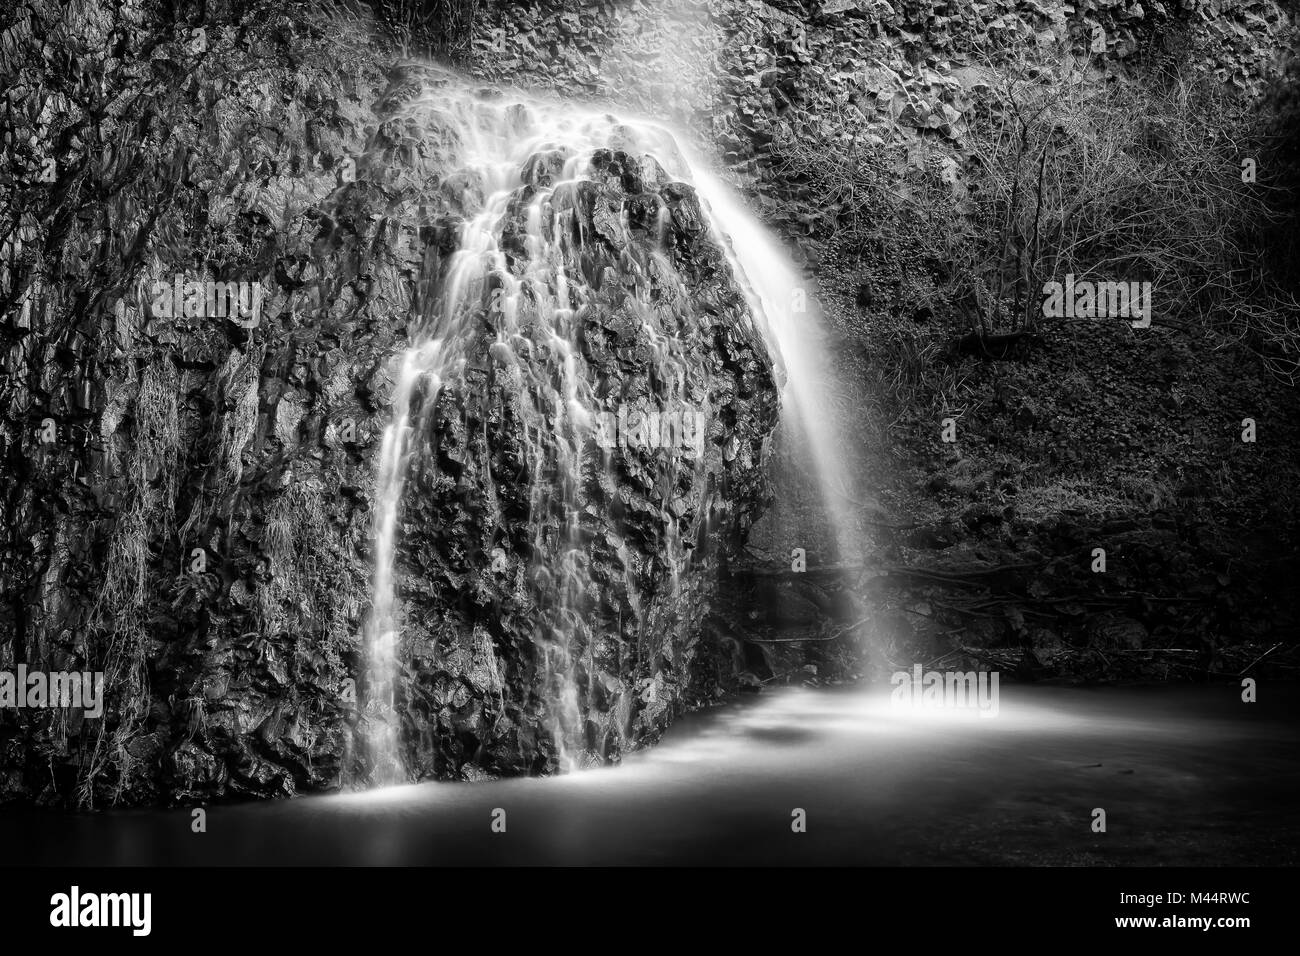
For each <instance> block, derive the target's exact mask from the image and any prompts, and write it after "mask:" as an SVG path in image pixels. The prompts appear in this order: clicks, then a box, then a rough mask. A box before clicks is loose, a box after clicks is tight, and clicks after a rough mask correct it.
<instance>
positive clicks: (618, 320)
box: [379, 114, 778, 777]
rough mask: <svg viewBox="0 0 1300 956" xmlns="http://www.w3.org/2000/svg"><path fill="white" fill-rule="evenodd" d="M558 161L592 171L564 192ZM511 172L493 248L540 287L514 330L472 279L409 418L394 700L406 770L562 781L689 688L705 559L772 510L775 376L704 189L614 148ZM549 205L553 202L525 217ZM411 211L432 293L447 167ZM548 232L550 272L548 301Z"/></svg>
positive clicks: (468, 199)
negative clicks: (581, 420)
mask: <svg viewBox="0 0 1300 956" xmlns="http://www.w3.org/2000/svg"><path fill="white" fill-rule="evenodd" d="M427 120H428V123H429V126H428V127H427V133H426V135H427V137H429V138H430V139H431V140H433V141H434V142H442V141H445V137H444V134H443V133H442V132H440V131H439V129H438V126H437V122H438V121H437V117H436V114H435V115H430V116H428V117H427ZM405 128H406V129H407V130H409V129H411V128H412V127H411V126H410V125H409V124H408V125H407V126H406V127H405ZM380 136H381V143H380V144H379V152H380V153H381V154H383V155H385V156H391V155H394V154H395V150H393V149H390V148H386V147H385V146H384V145H383V143H382V138H383V133H382V132H381V134H380ZM419 151H420V150H419V149H417V150H416V152H419ZM454 152H455V150H454V149H453V150H452V153H454ZM570 160H577V161H578V162H580V163H583V162H585V163H586V164H587V171H586V174H585V178H583V179H581V180H580V181H577V182H572V181H570V182H560V183H559V185H558V186H557V185H556V183H557V182H559V181H560V179H561V177H562V170H563V169H564V167H565V163H566V161H570ZM450 162H451V164H454V162H455V159H454V158H452V159H450ZM520 174H521V180H522V183H523V185H522V186H520V187H519V188H518V189H517V190H516V191H515V193H514V194H513V195H512V196H511V197H510V199H509V200H508V203H507V207H506V209H507V211H506V213H505V216H504V218H503V220H502V222H501V223H500V225H499V247H500V249H501V250H502V251H503V252H504V254H505V260H506V263H507V269H508V271H509V272H510V273H511V274H512V275H514V276H516V277H522V276H525V275H531V276H532V279H531V282H532V283H533V284H532V285H530V284H529V283H527V282H526V283H525V289H524V292H522V293H521V295H520V297H519V302H518V305H517V308H518V309H519V314H518V315H516V316H514V317H513V318H512V319H510V320H505V319H503V318H502V316H501V314H500V312H499V311H497V310H494V308H493V305H492V303H493V301H494V292H499V291H500V286H498V285H494V284H493V282H492V281H491V279H489V280H488V282H487V283H485V288H484V290H483V296H482V305H481V306H479V307H477V308H475V309H474V312H473V315H472V317H471V321H470V322H469V323H468V326H467V329H466V331H464V332H463V333H462V334H461V342H460V347H461V348H462V349H463V354H462V358H463V367H464V372H463V374H462V375H461V376H460V377H459V378H458V379H456V380H455V381H453V382H449V383H448V384H447V385H446V387H444V389H443V390H442V391H441V392H440V393H439V394H438V396H437V398H436V399H430V396H429V395H427V394H426V395H424V396H422V397H421V398H420V400H418V401H417V402H416V407H415V410H414V411H413V414H412V419H413V421H418V422H419V423H420V433H419V434H418V435H416V436H415V439H414V440H415V441H416V442H417V445H416V452H415V454H414V456H413V458H414V460H413V462H412V465H411V468H410V474H409V478H408V483H407V485H406V487H405V489H404V495H403V498H402V502H401V509H400V526H401V527H400V532H399V536H398V537H399V540H398V547H397V562H396V564H397V590H398V597H399V599H400V601H401V604H402V607H403V614H404V618H403V626H402V634H403V638H402V640H403V650H402V652H401V654H400V656H401V657H402V661H403V667H402V670H403V673H402V675H401V678H400V688H399V690H398V693H397V708H398V711H399V713H400V715H401V721H402V734H401V737H402V739H403V741H404V742H405V743H404V754H403V756H404V759H405V762H406V765H407V767H408V770H410V771H411V772H412V774H413V775H415V776H417V777H432V776H437V777H446V776H476V775H479V774H481V773H485V772H486V773H513V772H520V771H539V770H548V769H554V768H556V767H557V765H559V763H560V760H561V756H562V751H567V758H568V760H569V761H570V762H571V763H576V764H579V765H581V764H586V763H592V762H600V761H607V760H615V759H617V758H618V756H619V755H620V754H621V753H623V752H625V751H626V750H628V749H631V748H634V747H636V746H638V745H639V744H641V743H643V742H646V741H648V740H651V739H653V738H655V737H656V736H657V735H658V733H659V732H660V731H662V729H663V728H664V727H665V726H666V724H667V722H668V720H669V719H670V718H671V716H672V714H673V713H674V711H675V709H676V708H678V707H679V706H680V701H681V697H682V694H683V692H684V691H685V689H686V687H687V685H688V684H689V682H690V679H691V663H692V660H693V658H694V655H695V644H696V641H697V638H698V635H699V628H700V626H701V623H702V620H703V617H704V614H705V613H706V611H707V608H708V605H709V600H710V597H711V595H712V592H713V588H714V583H715V581H716V576H717V569H718V564H719V561H720V560H723V559H724V557H725V556H726V555H728V554H729V553H730V552H731V551H732V550H733V549H734V547H735V546H736V544H737V543H738V542H739V541H740V540H741V538H742V537H743V535H744V533H745V532H746V531H747V529H748V527H749V525H750V524H751V523H752V521H753V520H754V519H755V518H756V517H757V515H758V513H759V512H760V510H761V508H762V507H763V506H764V505H765V503H766V501H767V497H768V494H769V492H768V488H767V483H766V479H765V476H764V473H763V468H762V466H763V462H764V457H765V447H766V441H767V438H768V435H769V434H770V432H771V430H772V428H773V427H774V425H775V422H776V416H777V412H778V408H777V391H776V388H775V385H774V383H773V379H772V369H771V361H770V358H769V356H768V355H767V354H766V351H765V348H764V346H763V344H762V341H761V338H760V336H759V334H758V333H757V331H756V329H755V327H754V325H753V323H752V320H751V318H750V316H749V315H748V311H747V307H746V304H745V300H744V298H743V296H742V294H741V292H740V290H739V288H738V287H737V285H736V283H735V280H734V277H733V276H732V274H731V270H730V267H729V266H728V263H727V260H726V257H725V255H724V253H723V251H722V249H721V248H720V247H719V246H718V244H717V243H716V242H715V241H714V239H713V238H712V236H711V235H710V232H709V229H708V224H707V219H706V217H705V214H704V212H703V210H702V209H701V207H700V201H699V199H698V197H697V196H696V194H695V191H694V189H693V188H691V186H690V185H688V184H686V183H681V182H675V181H673V180H672V179H671V178H670V177H669V176H667V174H666V173H665V172H664V170H663V169H662V168H660V167H659V165H658V164H657V163H655V162H654V161H653V160H650V159H648V158H646V157H644V156H641V155H635V154H632V153H628V152H624V151H621V150H616V149H596V150H594V151H592V152H591V153H590V154H589V155H587V156H573V155H572V154H571V153H570V152H568V151H565V150H555V149H542V150H539V151H537V152H534V153H532V154H531V155H529V156H527V158H525V159H524V160H523V162H522V164H521V166H520ZM389 175H394V176H395V179H396V181H398V182H403V181H409V180H407V179H406V177H405V176H404V175H403V174H402V173H401V172H396V173H394V171H393V170H392V169H391V167H390V169H389ZM552 190H553V191H552ZM539 193H546V194H547V195H549V199H548V200H547V201H546V202H544V203H541V204H540V206H535V205H533V203H534V200H536V199H537V198H538V197H539ZM412 201H413V203H414V205H415V206H416V207H418V208H421V209H423V210H424V213H423V215H426V216H428V217H430V218H431V220H432V221H434V222H437V223H438V225H437V226H436V227H435V228H434V229H433V230H432V232H430V231H429V230H428V229H425V228H422V226H421V223H420V222H418V221H415V220H411V221H407V222H405V223H403V224H402V226H401V227H400V228H401V231H403V232H404V233H405V234H407V235H409V236H411V237H416V236H419V237H421V239H420V241H421V242H423V243H425V244H426V245H427V246H428V249H429V250H430V251H429V253H428V254H427V255H425V257H424V262H425V269H424V273H423V279H422V281H425V282H427V283H428V285H429V287H430V289H431V291H433V292H434V293H435V294H440V293H441V292H442V291H443V289H442V287H443V285H444V284H445V279H446V277H447V270H448V268H449V261H448V253H447V250H450V249H454V248H455V245H456V243H455V240H454V239H452V238H450V237H449V233H450V232H453V231H458V230H459V228H460V225H461V223H462V221H463V220H462V218H461V216H462V215H464V214H466V213H469V214H471V215H472V213H473V211H474V210H475V208H476V207H477V206H478V205H479V204H481V190H479V189H478V187H477V185H476V184H475V183H474V182H473V178H472V177H465V176H463V175H461V174H460V173H458V172H454V171H453V172H451V173H450V174H447V175H446V177H445V178H441V179H440V180H439V182H438V184H437V185H436V186H435V187H433V188H427V187H426V191H424V192H422V193H421V194H420V195H419V196H418V197H416V198H413V200H412ZM530 215H535V216H539V217H540V225H539V224H538V223H536V222H530ZM539 235H541V236H546V237H550V238H552V239H554V249H555V250H556V255H557V259H556V260H555V263H554V267H553V268H552V269H551V271H549V273H546V274H545V275H544V276H543V277H542V280H541V283H542V284H541V285H540V286H539V285H538V284H537V282H538V279H537V274H536V263H533V262H531V261H530V256H533V255H535V254H536V253H535V250H534V251H533V252H530V248H531V247H532V246H535V244H536V242H537V237H538V236H539ZM400 244H401V242H400V241H399V245H400ZM543 271H544V272H545V270H543ZM561 271H562V273H563V275H564V277H565V291H564V292H563V293H559V298H558V299H556V300H555V301H554V302H551V304H552V305H554V304H556V303H557V302H558V303H559V304H560V305H562V306H564V305H567V306H568V307H569V308H570V310H571V317H570V318H569V319H568V320H567V321H565V320H560V321H559V322H558V323H556V322H554V321H553V317H550V316H548V315H547V309H546V307H545V304H544V303H543V301H542V300H546V299H548V297H550V296H556V295H557V283H556V277H557V276H558V275H559V274H560V272H561ZM495 298H499V296H496V297H495ZM556 334H563V335H564V336H565V337H566V341H567V342H568V343H569V344H570V345H572V347H573V354H572V355H570V356H568V360H570V361H574V362H576V363H577V365H578V367H579V368H580V369H581V373H580V376H579V378H580V381H579V382H578V384H577V387H576V389H575V391H576V392H577V393H578V394H580V395H581V396H582V403H583V405H584V410H585V411H586V413H587V414H588V415H590V416H593V417H594V418H596V419H597V420H596V421H595V422H589V423H588V426H587V427H586V428H585V429H581V428H580V429H578V435H577V440H576V445H575V447H576V448H577V449H578V450H577V452H576V454H577V464H576V465H575V464H574V463H573V462H571V461H566V460H565V454H566V451H567V450H568V449H567V446H564V445H563V442H560V443H559V444H558V445H557V442H556V441H555V440H554V439H552V438H551V437H550V436H552V435H553V434H567V432H566V429H568V428H569V427H570V426H572V424H573V422H572V421H571V420H570V418H569V417H568V416H567V415H566V414H565V413H564V412H563V411H562V410H561V409H560V408H559V407H558V406H559V405H560V404H562V403H561V401H560V398H561V393H562V392H563V390H564V389H563V387H561V383H562V382H564V381H567V379H566V378H565V375H566V374H570V373H566V372H565V369H564V367H563V366H564V363H565V361H566V357H565V355H563V354H561V353H562V352H563V351H564V350H563V347H562V346H561V345H559V344H557V343H556V342H555V341H554V340H553V339H552V338H551V336H553V335H556ZM429 401H433V403H434V404H433V406H432V407H428V408H422V407H421V402H429ZM683 415H693V416H697V418H696V419H695V420H693V421H690V422H685V421H683V420H682V418H681V416H683ZM656 419H658V420H659V421H658V427H657V428H656V427H654V426H653V425H652V423H653V422H655V420H656ZM670 420H671V423H672V424H671V428H670V427H669V421H670ZM602 423H603V424H604V425H605V426H607V427H608V426H612V428H613V431H612V432H608V433H602V429H601V426H602ZM697 424H698V427H699V429H700V432H699V434H698V436H697V435H694V434H693V433H692V430H693V429H694V428H695V427H696V425H697ZM637 429H640V431H639V432H638V431H637ZM629 437H631V440H630V441H629V440H628V439H629ZM665 438H667V440H665ZM656 439H658V440H656ZM575 565H576V566H575ZM566 592H567V593H566ZM566 696H567V697H568V704H567V708H566V706H565V705H563V704H562V701H563V700H564V699H565V698H566ZM566 709H567V712H563V711H565V710H566ZM557 736H558V738H559V739H557Z"/></svg>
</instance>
